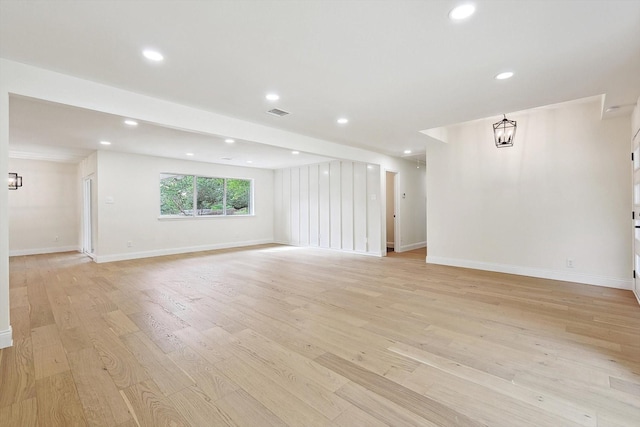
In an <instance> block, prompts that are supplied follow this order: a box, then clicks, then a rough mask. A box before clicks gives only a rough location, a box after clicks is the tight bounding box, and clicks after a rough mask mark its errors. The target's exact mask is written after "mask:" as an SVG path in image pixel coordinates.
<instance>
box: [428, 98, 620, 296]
mask: <svg viewBox="0 0 640 427" xmlns="http://www.w3.org/2000/svg"><path fill="white" fill-rule="evenodd" d="M509 118H510V119H514V120H517V122H518V130H517V134H516V139H515V144H514V146H513V147H512V148H502V149H498V148H496V147H495V145H494V142H493V137H492V128H491V124H492V122H493V121H495V120H480V121H476V122H472V123H468V124H464V125H460V126H457V127H452V128H449V133H448V135H449V141H450V143H448V144H444V143H431V144H430V145H429V147H428V151H427V194H428V203H427V222H428V234H429V241H428V248H429V255H428V257H427V262H430V263H438V264H449V265H458V266H467V267H471V268H480V269H486V270H494V271H504V272H511V273H515V274H523V275H530V276H538V277H549V278H555V279H561V280H569V281H575V282H582V283H590V284H596V285H603V286H613V287H621V288H628V289H630V288H631V272H632V265H631V262H630V257H629V253H630V250H631V249H630V248H631V237H630V233H629V227H630V215H631V200H630V194H631V185H630V181H631V180H630V168H631V165H630V163H631V162H630V155H629V140H630V135H629V129H630V127H631V126H630V119H629V117H621V118H615V119H610V120H604V121H603V120H600V103H599V102H598V101H593V102H588V103H573V104H565V105H564V106H562V107H558V108H546V109H538V110H533V111H530V112H525V113H521V114H514V115H513V116H511V115H509ZM567 258H570V259H572V260H573V262H574V267H573V268H568V267H567Z"/></svg>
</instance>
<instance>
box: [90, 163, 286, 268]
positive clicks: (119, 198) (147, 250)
mask: <svg viewBox="0 0 640 427" xmlns="http://www.w3.org/2000/svg"><path fill="white" fill-rule="evenodd" d="M97 168H98V173H97V177H98V179H97V209H98V234H97V238H96V239H95V246H96V260H97V261H98V262H104V261H114V260H122V259H133V258H141V257H148V256H157V255H165V254H174V253H184V252H193V251H199V250H208V249H217V248H226V247H234V246H245V245H251V244H259V243H270V242H272V241H273V211H274V207H273V171H271V170H266V169H258V168H242V167H235V166H227V165H217V164H211V163H201V162H196V161H186V160H174V159H165V158H160V157H149V156H140V155H133V154H123V153H116V152H109V151H99V152H98V156H97ZM163 172H170V173H180V174H195V175H203V176H217V177H224V178H246V179H253V180H254V210H255V212H254V213H255V215H253V216H229V217H215V218H180V219H159V215H160V173H163ZM111 200H112V201H113V203H108V202H109V201H111ZM129 241H131V242H132V246H131V247H128V246H127V242H129Z"/></svg>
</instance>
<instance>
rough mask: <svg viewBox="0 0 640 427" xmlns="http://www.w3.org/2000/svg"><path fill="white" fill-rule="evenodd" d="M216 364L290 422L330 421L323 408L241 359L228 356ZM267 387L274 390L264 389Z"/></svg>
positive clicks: (324, 423) (305, 424)
mask: <svg viewBox="0 0 640 427" xmlns="http://www.w3.org/2000/svg"><path fill="white" fill-rule="evenodd" d="M216 367H217V368H218V369H220V370H221V371H222V372H224V373H225V375H227V376H228V377H229V378H230V379H231V380H232V381H233V382H235V383H236V384H238V385H239V386H240V387H242V388H243V389H244V390H245V391H246V392H247V393H249V394H250V395H252V396H253V397H254V398H255V399H256V400H258V401H259V402H260V403H261V404H262V405H264V406H265V407H266V408H267V409H269V410H270V411H271V412H273V413H274V414H275V415H276V416H277V417H278V418H280V419H281V420H283V421H284V422H285V423H287V424H288V425H291V426H298V425H300V426H301V425H304V426H326V425H330V424H331V421H330V420H329V419H328V418H326V417H325V416H323V415H322V414H321V413H320V412H318V411H317V410H315V409H314V408H312V407H310V406H309V405H307V404H305V403H304V402H303V401H301V400H300V399H298V397H297V396H295V395H294V394H292V393H291V392H289V391H288V390H287V389H285V388H282V387H281V386H279V385H278V384H276V383H275V382H273V381H272V380H270V379H268V378H266V377H265V376H264V375H262V374H261V373H260V372H259V371H257V370H255V369H253V368H252V367H250V366H248V365H247V364H246V363H244V362H242V361H241V360H239V359H235V358H231V359H227V360H225V361H223V362H220V363H218V364H216ZM267 390H271V392H267V393H265V391H267Z"/></svg>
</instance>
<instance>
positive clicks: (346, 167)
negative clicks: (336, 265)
mask: <svg viewBox="0 0 640 427" xmlns="http://www.w3.org/2000/svg"><path fill="white" fill-rule="evenodd" d="M340 167H341V168H340V176H341V177H342V179H341V189H340V198H341V203H340V205H341V207H342V217H341V221H342V222H341V226H342V249H343V250H346V251H352V250H353V163H352V162H340Z"/></svg>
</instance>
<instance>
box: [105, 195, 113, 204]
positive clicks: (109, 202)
mask: <svg viewBox="0 0 640 427" xmlns="http://www.w3.org/2000/svg"><path fill="white" fill-rule="evenodd" d="M105 203H107V204H109V205H112V204H114V203H115V201H114V200H113V197H112V196H109V197H107V199H106V200H105Z"/></svg>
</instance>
